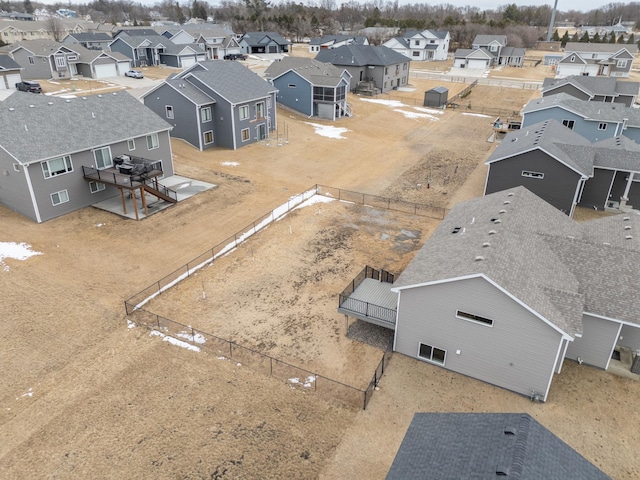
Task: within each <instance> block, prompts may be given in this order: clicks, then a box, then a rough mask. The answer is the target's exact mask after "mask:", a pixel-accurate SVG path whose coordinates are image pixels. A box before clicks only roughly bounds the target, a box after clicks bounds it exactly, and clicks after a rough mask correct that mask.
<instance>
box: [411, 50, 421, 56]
mask: <svg viewBox="0 0 640 480" xmlns="http://www.w3.org/2000/svg"><path fill="white" fill-rule="evenodd" d="M411 55H413V56H414V57H419V56H420V52H419V51H418V50H414V51H413V52H411Z"/></svg>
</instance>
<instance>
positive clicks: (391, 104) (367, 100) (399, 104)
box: [360, 98, 405, 107]
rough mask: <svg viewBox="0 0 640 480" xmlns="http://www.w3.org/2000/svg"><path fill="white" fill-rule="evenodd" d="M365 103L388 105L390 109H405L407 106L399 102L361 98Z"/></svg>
mask: <svg viewBox="0 0 640 480" xmlns="http://www.w3.org/2000/svg"><path fill="white" fill-rule="evenodd" d="M360 100H362V101H363V102H370V103H377V104H379V105H387V106H388V107H404V106H405V104H404V103H402V102H400V101H399V100H375V99H373V98H361V99H360Z"/></svg>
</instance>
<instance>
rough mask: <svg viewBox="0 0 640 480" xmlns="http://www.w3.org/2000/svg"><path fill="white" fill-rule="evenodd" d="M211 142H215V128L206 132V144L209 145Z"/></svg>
mask: <svg viewBox="0 0 640 480" xmlns="http://www.w3.org/2000/svg"><path fill="white" fill-rule="evenodd" d="M210 143H213V130H209V131H208V132H204V144H205V145H209V144H210Z"/></svg>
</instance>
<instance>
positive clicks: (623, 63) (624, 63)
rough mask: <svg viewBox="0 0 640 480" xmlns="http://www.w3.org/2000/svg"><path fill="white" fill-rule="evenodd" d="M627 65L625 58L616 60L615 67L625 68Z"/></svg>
mask: <svg viewBox="0 0 640 480" xmlns="http://www.w3.org/2000/svg"><path fill="white" fill-rule="evenodd" d="M626 66H627V61H626V60H618V63H617V65H616V67H618V68H626Z"/></svg>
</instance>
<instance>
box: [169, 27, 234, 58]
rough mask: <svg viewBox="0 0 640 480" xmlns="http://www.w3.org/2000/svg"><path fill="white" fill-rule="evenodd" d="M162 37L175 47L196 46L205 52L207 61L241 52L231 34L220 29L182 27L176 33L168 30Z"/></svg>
mask: <svg viewBox="0 0 640 480" xmlns="http://www.w3.org/2000/svg"><path fill="white" fill-rule="evenodd" d="M163 35H165V36H167V37H168V38H170V39H171V41H172V42H173V43H175V44H176V45H191V46H193V45H192V44H196V45H197V46H198V48H199V49H200V50H201V51H204V52H206V54H207V59H208V60H215V59H218V58H224V56H225V55H229V54H232V53H238V54H239V53H240V50H241V49H240V45H239V44H238V41H237V40H236V39H235V36H234V35H233V32H228V31H227V30H225V29H223V28H220V27H210V28H205V26H204V25H198V26H197V27H196V26H183V28H181V29H180V30H178V31H175V30H168V31H166V32H165V33H163Z"/></svg>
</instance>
